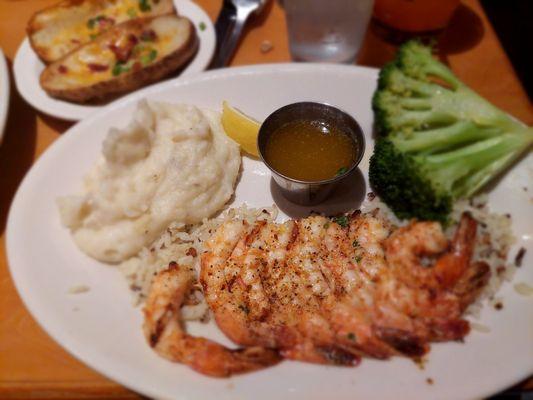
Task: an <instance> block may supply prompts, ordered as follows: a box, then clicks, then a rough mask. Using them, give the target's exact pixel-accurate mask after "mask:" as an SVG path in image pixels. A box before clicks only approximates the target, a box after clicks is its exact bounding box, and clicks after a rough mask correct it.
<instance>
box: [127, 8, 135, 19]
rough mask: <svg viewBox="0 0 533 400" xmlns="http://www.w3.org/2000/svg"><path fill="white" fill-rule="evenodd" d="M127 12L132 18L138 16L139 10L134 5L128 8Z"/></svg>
mask: <svg viewBox="0 0 533 400" xmlns="http://www.w3.org/2000/svg"><path fill="white" fill-rule="evenodd" d="M127 13H128V16H129V17H130V18H137V11H135V9H134V8H133V7H130V8H128V11H127Z"/></svg>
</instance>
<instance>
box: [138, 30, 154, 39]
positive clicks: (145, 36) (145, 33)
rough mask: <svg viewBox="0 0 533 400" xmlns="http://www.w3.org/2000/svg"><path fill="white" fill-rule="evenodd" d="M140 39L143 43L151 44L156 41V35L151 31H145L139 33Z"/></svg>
mask: <svg viewBox="0 0 533 400" xmlns="http://www.w3.org/2000/svg"><path fill="white" fill-rule="evenodd" d="M140 38H141V40H142V41H144V42H153V41H154V40H156V39H157V34H156V33H155V31H154V30H153V29H147V30H145V31H143V32H142V33H141V35H140Z"/></svg>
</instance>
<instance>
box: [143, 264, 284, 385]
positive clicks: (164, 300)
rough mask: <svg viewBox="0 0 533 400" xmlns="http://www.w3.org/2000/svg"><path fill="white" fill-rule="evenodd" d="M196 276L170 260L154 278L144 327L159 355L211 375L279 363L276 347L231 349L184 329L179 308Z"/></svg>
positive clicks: (237, 371) (147, 301) (145, 309)
mask: <svg viewBox="0 0 533 400" xmlns="http://www.w3.org/2000/svg"><path fill="white" fill-rule="evenodd" d="M193 277H194V275H193V273H192V271H191V270H189V269H187V268H184V267H179V266H178V265H177V264H176V263H171V264H170V265H169V268H168V269H166V270H164V271H162V272H160V273H159V274H158V275H157V276H156V277H155V278H154V281H153V282H152V287H151V289H150V293H149V295H148V298H147V300H146V304H145V307H144V316H145V321H144V325H143V330H144V334H145V337H146V340H147V341H148V343H149V344H150V346H151V347H152V348H153V349H154V350H155V351H156V352H157V353H158V354H159V355H160V356H162V357H164V358H166V359H168V360H170V361H175V362H181V363H184V364H186V365H189V366H190V367H191V368H193V369H194V370H196V371H198V372H200V373H203V374H205V375H210V376H218V377H224V376H229V375H232V374H235V373H242V372H247V371H253V370H257V369H261V368H265V367H268V366H270V365H273V364H275V363H277V362H278V361H279V356H278V354H277V352H276V351H275V350H270V349H265V348H263V347H257V346H254V347H248V348H243V349H235V350H231V349H228V348H226V347H223V346H222V345H220V344H218V343H215V342H213V341H211V340H208V339H205V338H201V337H193V336H190V335H188V334H187V333H186V332H184V331H183V329H182V326H181V322H180V308H181V305H182V304H183V301H184V298H185V296H186V294H187V293H188V291H189V289H190V286H191V284H192V283H193Z"/></svg>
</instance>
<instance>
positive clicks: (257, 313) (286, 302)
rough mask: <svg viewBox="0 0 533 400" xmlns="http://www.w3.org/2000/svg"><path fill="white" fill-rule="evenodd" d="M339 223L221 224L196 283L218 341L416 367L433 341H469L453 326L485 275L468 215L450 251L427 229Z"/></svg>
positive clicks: (324, 359) (314, 358) (434, 229)
mask: <svg viewBox="0 0 533 400" xmlns="http://www.w3.org/2000/svg"><path fill="white" fill-rule="evenodd" d="M347 222H348V224H343V226H341V225H339V224H337V223H334V222H331V221H330V220H329V219H327V218H324V217H320V216H312V217H309V218H305V219H302V220H291V221H287V222H285V223H283V224H276V223H265V222H258V223H256V224H255V225H251V226H248V225H247V224H246V223H242V222H239V221H231V222H228V223H226V224H224V225H222V226H221V227H220V228H219V229H218V230H217V232H216V233H215V234H214V235H213V236H212V237H211V238H210V240H209V241H208V242H207V243H206V252H205V253H204V254H203V255H202V260H201V274H200V281H201V283H202V286H203V288H204V293H205V295H206V300H207V303H208V304H209V306H210V308H211V309H212V310H213V313H214V316H215V320H216V322H217V324H218V326H219V327H220V328H221V329H222V331H223V332H224V333H226V335H228V337H229V338H230V339H232V340H233V341H234V342H236V343H238V344H241V345H244V346H263V347H268V348H277V349H279V352H280V354H281V355H282V356H283V357H285V358H291V359H296V360H303V361H308V362H316V363H329V364H335V365H356V364H358V362H359V359H360V357H361V356H369V357H376V358H381V359H383V358H388V357H390V356H394V355H405V356H409V357H420V356H422V355H423V354H424V353H426V352H427V351H428V350H429V343H430V342H431V341H438V340H458V339H462V338H463V337H464V336H465V335H466V334H467V333H468V330H469V325H468V322H467V321H465V320H463V319H462V318H461V315H462V313H463V311H464V309H465V308H466V307H467V306H468V305H469V304H470V303H471V302H472V301H474V300H475V298H476V297H477V295H478V293H479V290H481V289H482V288H483V287H484V286H485V284H486V282H487V279H488V267H487V266H486V265H485V264H482V263H473V264H472V263H471V258H472V253H473V246H474V243H475V235H476V222H475V221H474V220H473V219H472V218H471V217H470V216H468V215H464V216H463V218H462V220H461V222H460V224H459V227H458V229H457V231H456V234H455V236H454V238H453V240H452V241H451V243H449V242H448V240H447V239H446V237H445V235H444V233H443V232H442V229H441V227H440V225H439V224H437V223H433V222H412V223H410V224H409V225H407V226H406V227H403V228H399V229H396V230H395V231H394V232H393V233H392V234H391V232H390V227H389V226H388V225H387V224H386V223H384V221H382V220H381V219H380V218H377V217H375V216H372V215H369V214H361V213H354V214H353V215H352V216H350V217H349V218H348V221H347Z"/></svg>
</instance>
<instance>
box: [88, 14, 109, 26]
mask: <svg viewBox="0 0 533 400" xmlns="http://www.w3.org/2000/svg"><path fill="white" fill-rule="evenodd" d="M104 18H105V17H104V16H103V15H97V16H96V17H94V18H91V19H89V20H88V21H87V28H89V29H94V27H95V26H96V23H97V22H99V21H101V20H103V19H104Z"/></svg>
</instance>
